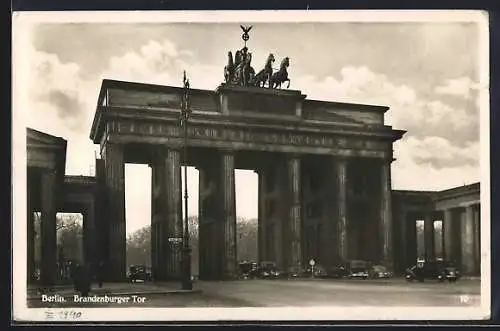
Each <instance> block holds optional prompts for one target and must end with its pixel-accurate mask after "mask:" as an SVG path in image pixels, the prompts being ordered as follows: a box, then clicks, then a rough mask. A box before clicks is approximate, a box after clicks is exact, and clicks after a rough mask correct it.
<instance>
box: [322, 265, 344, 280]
mask: <svg viewBox="0 0 500 331" xmlns="http://www.w3.org/2000/svg"><path fill="white" fill-rule="evenodd" d="M327 273H328V274H327V277H328V278H344V277H347V276H349V270H348V267H347V266H346V265H343V264H341V265H338V266H334V267H331V268H329V269H328V272H327Z"/></svg>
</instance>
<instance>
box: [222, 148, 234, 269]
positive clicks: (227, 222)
mask: <svg viewBox="0 0 500 331" xmlns="http://www.w3.org/2000/svg"><path fill="white" fill-rule="evenodd" d="M221 166H222V169H221V170H222V175H221V198H222V222H223V234H224V236H223V238H221V239H222V240H223V243H224V246H223V247H224V248H223V251H222V252H223V254H224V257H223V262H222V276H223V278H225V279H231V278H234V277H235V276H236V264H237V261H236V259H237V255H236V192H235V177H234V155H233V154H232V152H231V151H223V152H222V155H221Z"/></svg>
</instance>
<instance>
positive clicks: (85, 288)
mask: <svg viewBox="0 0 500 331" xmlns="http://www.w3.org/2000/svg"><path fill="white" fill-rule="evenodd" d="M91 287H92V273H91V270H90V267H89V265H87V264H84V265H83V266H82V267H81V275H80V289H79V291H80V293H81V295H82V296H84V297H86V296H88V295H89V292H90V289H91Z"/></svg>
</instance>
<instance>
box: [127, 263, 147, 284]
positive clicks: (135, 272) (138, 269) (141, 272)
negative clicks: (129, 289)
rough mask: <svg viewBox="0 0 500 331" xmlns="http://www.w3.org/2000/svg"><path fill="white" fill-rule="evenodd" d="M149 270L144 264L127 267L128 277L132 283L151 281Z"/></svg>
mask: <svg viewBox="0 0 500 331" xmlns="http://www.w3.org/2000/svg"><path fill="white" fill-rule="evenodd" d="M151 278H152V277H151V271H150V270H149V268H147V267H146V266H144V265H132V266H130V268H129V279H130V282H132V283H137V282H138V281H140V282H147V281H151Z"/></svg>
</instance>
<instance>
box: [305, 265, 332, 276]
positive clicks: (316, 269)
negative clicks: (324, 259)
mask: <svg viewBox="0 0 500 331" xmlns="http://www.w3.org/2000/svg"><path fill="white" fill-rule="evenodd" d="M303 276H304V277H315V278H326V277H328V272H327V270H326V269H325V268H324V267H323V266H322V265H321V264H316V265H314V266H308V267H307V268H306V269H305V270H304V272H303Z"/></svg>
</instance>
